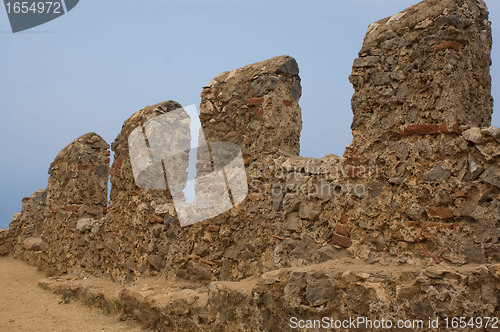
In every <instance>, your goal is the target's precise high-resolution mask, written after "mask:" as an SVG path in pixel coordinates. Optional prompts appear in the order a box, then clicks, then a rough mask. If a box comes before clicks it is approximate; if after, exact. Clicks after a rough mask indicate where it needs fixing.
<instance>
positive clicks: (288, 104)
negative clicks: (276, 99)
mask: <svg viewBox="0 0 500 332" xmlns="http://www.w3.org/2000/svg"><path fill="white" fill-rule="evenodd" d="M283 105H285V106H286V107H292V105H293V101H292V100H283Z"/></svg>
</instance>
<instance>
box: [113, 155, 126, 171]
mask: <svg viewBox="0 0 500 332" xmlns="http://www.w3.org/2000/svg"><path fill="white" fill-rule="evenodd" d="M122 165H123V158H121V157H116V158H115V161H114V162H113V165H112V166H111V167H113V168H116V169H121V168H122Z"/></svg>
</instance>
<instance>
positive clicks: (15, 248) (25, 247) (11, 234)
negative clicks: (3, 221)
mask: <svg viewBox="0 0 500 332" xmlns="http://www.w3.org/2000/svg"><path fill="white" fill-rule="evenodd" d="M46 199H47V190H46V189H40V190H37V191H35V192H34V193H33V194H32V195H31V196H30V197H25V198H23V201H22V205H21V212H20V213H16V214H15V215H14V217H13V218H12V221H11V222H10V227H9V229H8V230H7V232H8V239H9V241H8V242H7V243H6V247H7V246H8V247H9V249H8V251H9V252H11V254H12V256H14V257H16V258H19V259H22V260H25V261H27V262H29V263H32V264H35V263H36V262H38V260H39V259H40V255H41V253H42V246H41V245H42V239H41V235H42V232H43V229H44V221H45V218H47V216H48V213H47V212H48V211H47V207H46V204H45V202H46Z"/></svg>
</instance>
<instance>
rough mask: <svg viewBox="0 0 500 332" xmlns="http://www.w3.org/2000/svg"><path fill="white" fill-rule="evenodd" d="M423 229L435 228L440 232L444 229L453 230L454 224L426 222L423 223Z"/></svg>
mask: <svg viewBox="0 0 500 332" xmlns="http://www.w3.org/2000/svg"><path fill="white" fill-rule="evenodd" d="M422 228H435V229H437V230H438V231H440V230H443V229H449V230H453V224H445V223H441V222H430V221H426V222H423V223H422Z"/></svg>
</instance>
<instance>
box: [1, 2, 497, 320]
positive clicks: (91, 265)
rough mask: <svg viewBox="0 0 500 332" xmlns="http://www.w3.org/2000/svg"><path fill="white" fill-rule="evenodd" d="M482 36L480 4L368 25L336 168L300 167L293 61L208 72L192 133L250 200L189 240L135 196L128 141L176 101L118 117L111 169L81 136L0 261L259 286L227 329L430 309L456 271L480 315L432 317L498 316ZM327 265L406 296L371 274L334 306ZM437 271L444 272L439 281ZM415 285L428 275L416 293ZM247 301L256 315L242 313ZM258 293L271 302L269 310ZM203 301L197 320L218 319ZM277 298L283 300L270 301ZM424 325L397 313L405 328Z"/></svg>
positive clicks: (95, 140)
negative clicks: (228, 153) (221, 153)
mask: <svg viewBox="0 0 500 332" xmlns="http://www.w3.org/2000/svg"><path fill="white" fill-rule="evenodd" d="M490 25H491V22H489V21H488V11H487V8H486V5H485V4H484V2H483V1H482V0H439V1H437V0H425V1H422V2H421V3H419V4H417V5H415V6H413V7H410V8H408V9H407V10H405V11H403V12H401V13H399V14H396V15H394V16H392V17H389V18H386V19H384V20H380V21H378V22H376V23H373V24H372V25H370V26H369V27H368V32H367V34H366V36H365V39H364V42H363V46H362V49H361V51H360V52H359V57H358V58H356V59H355V60H354V63H353V69H352V74H351V75H350V77H349V80H350V82H351V83H352V84H353V86H354V89H355V93H354V95H353V97H352V111H353V123H352V126H351V129H352V132H353V141H352V143H351V144H349V145H348V146H347V147H346V149H345V153H344V155H343V156H342V157H339V156H334V155H326V156H325V157H323V158H321V159H314V158H303V157H300V156H299V151H300V147H299V138H300V132H301V129H302V121H301V109H300V106H299V98H300V96H301V92H302V88H301V85H300V77H299V68H298V65H297V63H296V61H295V60H294V59H293V58H291V57H289V56H279V57H275V58H272V59H269V60H266V61H262V62H258V63H255V64H251V65H248V66H245V67H243V68H240V69H237V70H233V71H229V72H225V73H222V74H220V75H219V76H217V77H215V78H214V79H213V80H212V81H211V82H210V83H208V84H207V85H206V86H204V87H203V90H202V92H201V103H200V119H201V123H202V129H203V133H204V134H205V137H206V139H207V142H230V143H234V144H236V145H238V146H239V147H241V150H242V154H243V159H244V164H245V169H246V176H247V182H248V195H247V197H246V199H245V200H244V201H243V202H242V203H241V204H239V205H238V206H236V207H235V208H233V209H231V210H229V211H227V212H225V213H223V214H221V215H218V216H216V217H213V218H211V219H209V220H206V221H203V222H200V223H197V224H194V225H191V226H189V227H180V225H179V222H178V219H177V215H176V213H175V207H174V204H173V201H172V196H171V192H170V191H169V190H168V189H165V190H160V189H144V188H140V187H138V186H137V184H136V183H135V181H134V175H133V172H132V164H131V160H130V154H129V146H128V137H129V135H130V133H131V132H132V131H133V130H134V129H135V128H137V127H138V126H141V125H143V124H144V123H145V122H147V121H148V120H151V119H154V118H155V117H158V116H160V115H162V114H166V113H168V112H171V111H173V110H175V109H178V108H180V107H181V106H180V105H179V104H178V103H176V102H174V101H167V102H164V103H160V104H156V105H153V106H148V107H146V108H144V109H143V110H140V111H138V112H137V113H135V114H134V115H132V116H131V117H130V118H129V119H127V120H126V121H125V123H124V125H123V127H122V130H121V132H120V134H119V135H118V137H117V138H116V140H115V141H114V142H113V143H112V144H111V149H112V150H113V151H114V161H113V163H112V165H111V166H109V164H110V159H109V158H110V157H109V156H110V151H109V145H108V144H107V143H106V142H105V141H104V140H103V139H102V138H101V137H100V136H98V135H97V134H94V133H89V134H86V135H84V136H82V137H80V138H78V139H76V140H75V141H74V142H72V143H71V144H70V145H68V146H67V147H66V148H64V149H63V150H62V151H61V152H60V153H59V155H58V156H57V158H56V159H55V160H54V162H53V163H52V164H51V166H50V170H49V174H50V178H49V182H48V186H47V189H44V190H41V191H37V192H35V193H34V194H33V195H32V196H31V197H30V198H26V199H25V200H23V208H22V211H21V213H20V214H16V215H15V216H14V218H13V221H12V223H11V227H10V228H9V230H6V231H3V232H2V233H0V248H1V250H0V252H3V253H11V254H12V255H14V256H15V257H19V258H22V259H25V260H28V261H29V262H30V263H32V264H37V265H38V266H39V267H40V268H42V269H44V270H46V271H48V272H49V273H51V274H62V273H71V274H75V275H80V276H84V275H94V276H97V277H105V278H110V279H112V280H114V281H119V282H129V281H134V280H137V279H140V278H142V277H152V276H154V277H156V278H161V279H162V280H167V281H172V282H181V283H188V284H190V285H195V286H192V287H191V286H190V287H191V288H190V289H194V288H193V287H196V288H197V289H198V290H200V292H201V293H203V294H205V295H206V293H207V291H206V289H207V287H209V289H210V293H211V294H214V293H217V292H219V293H221V294H219V295H217V296H221V298H220V299H219V300H221V299H222V298H223V297H224V296H226V295H227V296H229V295H228V294H232V290H231V289H230V288H231V287H232V286H231V285H244V284H247V283H248V280H250V279H248V278H253V277H258V278H260V279H259V281H258V282H257V281H255V282H254V283H250V284H251V285H253V286H251V287H250V286H249V287H250V288H249V289H248V292H247V293H248V294H247V293H245V294H246V295H245V294H244V295H241V296H240V297H241V298H246V300H241V301H242V302H241V303H243V304H242V305H244V306H246V307H245V308H246V309H242V308H240V307H238V303H237V302H238V301H236V300H235V299H231V301H233V302H234V301H236V302H234V303H233V302H231V303H233V305H234V306H235V308H236V309H235V311H234V315H235V317H234V319H235V320H239V319H243V318H242V317H247V318H248V317H250V318H248V319H247V320H243V321H242V322H243V323H242V325H240V328H239V329H241V330H252V329H253V328H252V326H254V325H253V324H256V325H255V326H258V328H259V329H262V330H265V329H266V328H270V326H281V325H282V326H285V323H283V322H280V323H279V324H278V323H277V321H275V320H277V313H280V312H281V313H283V312H288V313H290V312H293V310H299V311H300V313H301V314H303V315H305V316H307V315H308V314H310V313H312V312H315V314H314V315H313V316H314V317H315V315H316V316H317V311H316V309H318V308H321V310H323V311H322V312H324V313H325V316H326V315H328V314H331V312H332V310H333V307H335V310H336V311H335V312H336V313H337V314H339V312H340V311H339V310H344V311H342V313H341V314H342V315H346V317H347V316H349V315H352V314H353V312H355V313H357V314H358V315H359V314H360V313H363V314H364V315H366V316H373V315H375V316H377V315H378V316H381V315H382V314H384V312H385V311H387V310H389V309H388V308H395V307H396V306H399V305H403V304H402V303H403V302H404V303H406V304H404V305H407V306H408V307H411V306H412V305H415V306H420V307H422V306H423V303H431V304H432V305H433V306H434V305H436V306H438V304H437V302H436V301H434V300H432V299H430V297H432V296H431V295H429V294H428V293H426V292H427V290H426V289H427V288H426V287H427V286H429V287H433V286H432V285H435V282H436V279H440V278H444V279H443V282H442V284H440V286H439V287H438V288H439V289H440V292H442V294H445V293H446V294H448V295H446V296H452V295H451V293H449V291H448V288H449V287H451V286H450V285H451V284H452V283H453V281H452V280H453V278H454V277H453V275H458V276H459V273H458V272H456V273H455V272H449V271H459V270H460V269H461V268H462V269H463V270H464V271H466V272H464V275H467V278H472V279H474V280H476V281H477V282H476V283H474V282H470V283H461V286H460V287H461V288H460V298H467V296H468V295H467V294H476V293H478V292H479V293H481V294H482V295H481V296H483V297H482V299H481V301H479V302H481V303H479V304H477V306H474V305H473V304H470V307H469V308H464V307H460V308H459V307H453V308H451V307H450V308H441V307H439V310H440V311H439V313H440V314H443V315H446V314H449V315H450V316H457V315H458V316H460V314H479V313H480V314H482V315H483V316H484V315H485V314H486V313H487V314H488V315H493V314H496V315H498V313H499V304H498V300H497V299H498V298H499V295H500V294H499V293H498V289H495V288H494V287H493V286H492V285H493V283H494V282H496V283H497V284H498V282H499V279H498V278H499V275H498V264H499V262H500V255H499V252H500V251H499V249H500V243H499V240H500V227H499V226H500V199H499V197H500V168H499V166H498V165H500V129H498V128H495V127H491V114H492V106H493V99H492V97H491V77H490V65H491V58H490V52H491V44H492V38H491V27H490ZM108 175H109V178H110V181H111V193H110V199H109V201H108V199H107V194H108V192H107V184H108ZM332 260H334V261H338V260H341V261H342V262H344V263H342V264H348V263H346V262H353V261H356V262H358V263H356V264H366V266H367V267H374V269H375V266H391V269H392V270H391V271H393V272H394V271H395V270H397V267H398V266H401V267H402V269H403V270H404V269H406V268H408V269H409V270H408V271H410V272H408V275H411V276H410V277H408V278H407V277H405V273H404V272H401V273H402V274H401V275H398V276H396V277H395V279H394V282H395V283H397V284H398V285H399V284H400V285H403V286H404V287H403V286H402V287H403V288H397V287H393V286H394V285H393V284H391V283H390V282H389V279H388V278H389V277H390V275H384V273H383V272H382V270H380V269H378V268H377V269H376V270H377V272H376V273H375V274H374V275H376V277H375V276H374V275H370V274H369V273H368V272H367V273H368V274H367V273H365V272H363V273H361V272H360V273H361V274H362V275H361V274H360V273H358V274H356V275H355V276H354V275H350V276H349V278H351V279H352V281H353V282H355V283H357V285H358V286H359V285H364V286H362V287H361V286H360V287H361V288H359V287H358V288H356V294H357V295H356V296H358V298H357V300H356V301H362V300H361V297H363V296H364V295H362V294H365V292H368V293H369V294H371V295H370V296H368V298H369V299H370V301H373V302H370V303H366V307H363V308H361V307H356V306H343V305H342V301H354V300H355V299H353V298H351V297H349V296H348V294H344V293H343V290H346V289H347V288H348V287H350V286H347V284H348V283H346V285H345V287H344V286H342V285H341V284H342V283H341V279H343V280H347V279H345V278H344V274H346V273H347V272H346V271H344V270H345V269H346V267H342V268H337V267H335V266H334V265H335V264H333V263H332V262H334V261H332ZM338 262H340V261H338ZM471 264H476V265H471ZM478 264H479V265H478ZM322 266H324V267H325V269H322V268H321V267H322ZM357 266H358V267H359V265H357ZM443 266H446V268H444V267H443ZM478 266H483V267H484V269H483V270H481V271H482V272H481V271H479V270H476V268H477V267H478ZM313 267H314V268H313ZM438 267H439V268H438ZM436 269H438V270H439V271H441V272H439V271H438V272H439V273H438V274H432V273H433V272H432V271H435V270H436ZM457 269H458V270H457ZM479 269H480V268H479ZM340 270H342V271H341V272H339V271H340ZM361 270H363V269H361ZM367 270H369V271H371V270H370V268H367ZM273 271H275V272H273ZM363 271H364V270H363ZM424 271H431V272H432V273H431V275H429V273H427V272H425V273H424ZM436 271H437V270H436ZM488 271H489V272H488ZM330 272H331V273H330ZM353 273H354V272H353ZM394 273H395V272H394ZM450 273H451V274H450ZM453 273H455V274H453ZM351 274H352V273H351ZM445 275H446V277H443V276H445ZM280 276H283V278H281V277H280ZM386 277H387V278H386ZM414 277H415V278H417V277H418V278H421V279H420V280H421V281H422V283H421V284H419V285H418V287H417V286H415V285H413V286H415V287H413V286H412V284H411V282H410V279H412V278H414ZM266 278H267V279H269V278H270V279H273V278H274V279H273V280H272V281H269V282H267V281H266V280H267V279H266ZM346 278H347V277H346ZM384 278H385V279H384ZM391 278H392V277H391ZM418 278H417V279H418ZM481 278H484V280H485V284H484V286H481V285H480V282H479V281H478V280H480V279H481ZM382 279H383V280H382ZM424 279H425V280H424ZM472 279H471V280H472ZM252 280H253V279H252ZM256 280H257V279H256ZM349 280H350V279H349ZM377 280H378V281H377ZM494 280H496V281H494ZM224 282H227V283H224ZM379 282H380V283H379ZM233 283H234V284H233ZM209 285H210V286H209ZM423 285H427V286H425V287H424V286H423ZM230 286H231V287H230ZM365 286H366V287H365ZM490 286H491V287H490ZM210 287H211V288H210ZM213 287H217V289H218V290H219V291H216V289H215V288H213ZM252 287H254V288H252ZM398 287H399V286H398ZM478 287H479V288H478ZM481 287H483V288H484V287H486V288H487V289H483V288H481ZM226 288H227V289H226ZM497 288H498V287H497ZM221 289H224V291H222V290H221ZM478 289H480V290H479V291H478ZM222 292H226V293H224V294H226V295H224V294H222ZM252 292H254V295H255V294H258V295H259V298H260V300H262V301H264V302H262V303H251V302H252V300H251V298H250V296H251V295H249V294H251V293H252ZM265 292H269V294H274V295H272V296H275V298H274V297H273V299H274V300H273V301H275V302H273V303H274V304H272V303H271V302H272V301H271V299H270V298H266V296H265V294H264V293H265ZM318 292H319V293H320V294H319V295H318ZM372 292H373V294H372ZM384 292H388V293H390V294H396V295H397V296H384V295H383V294H384ZM401 292H404V294H407V295H405V296H403V295H401V294H402V293H401ZM236 293H238V292H236ZM328 294H330V295H328ZM334 294H337V295H339V294H344V295H345V298H343V297H340V298H339V297H336V296H334ZM372 295H373V296H372ZM214 296H215V297H210V301H212V302H210V301H209V302H208V303H212V305H213V306H214V307H213V308H212V307H210V308H209V309H207V310H208V311H206V312H205V311H203V312H204V313H203V315H202V316H203V317H204V318H203V319H201V320H204V319H207V320H208V321H210V319H212V318H213V319H215V318H214V317H215V316H216V315H217V309H216V308H215V306H217V305H219V304H220V303H219V302H217V301H218V300H217V296H216V295H214ZM246 296H248V297H246ZM283 296H284V298H285V299H286V301H284V302H283V301H281V300H276V299H281V298H282V297H283ZM334 297H335V299H334ZM406 297H408V299H406ZM410 297H411V298H410ZM292 298H295V300H292ZM300 299H304V300H303V301H302V300H300ZM395 299H396V300H395ZM205 300H206V299H205ZM134 301H135V300H134ZM221 301H222V300H221ZM269 301H271V302H269ZM276 301H278V302H276ZM280 301H281V302H280ZM294 301H295V302H294ZM297 301H298V302H297ZM339 301H340V302H339ZM377 301H378V302H377ZM394 301H396V302H394ZM410 302H411V303H410ZM217 303H219V304H217ZM270 303H271V304H270ZM339 303H340V304H339ZM205 305H206V301H205V302H203V306H205ZM251 306H255V308H252V309H248V308H249V307H251ZM415 306H414V307H415ZM257 308H258V310H257ZM266 308H267V309H266ZM287 308H288V309H289V311H287V310H288V309H287ZM339 308H344V309H339ZM384 308H385V309H384ZM405 308H406V307H405ZM226 309H227V308H226ZM260 309H262V310H264V309H265V310H268V312H270V313H273V314H274V316H275V317H274V320H272V319H270V318H269V317H268V318H269V319H268V320H266V319H265V317H263V316H260V315H261V313H259V312H261V311H260ZM476 309H477V310H476ZM228 310H229V309H228ZM273 310H274V311H275V312H274V311H273ZM318 310H319V309H318ZM384 310H385V311H384ZM486 311H487V312H486ZM434 312H436V311H434ZM219 314H220V312H219ZM420 314H422V313H419V312H418V310H417V311H412V310H410V311H405V310H399V311H397V312H396V311H394V315H396V316H397V317H399V318H411V317H416V316H418V315H420ZM166 315H167V316H168V314H166ZM193 315H194V316H196V314H193ZM270 315H271V314H270ZM426 315H427V313H426ZM288 316H289V314H288ZM207 317H208V318H207ZM210 317H211V318H210ZM426 317H427V316H426ZM183 319H187V320H189V319H191V318H183ZM217 319H219V320H220V317H219V318H217ZM192 320H193V322H194V321H195V318H194V317H193V318H192ZM249 321H254V323H249ZM273 321H274V323H272V322H273ZM218 323H220V321H218ZM193 324H195V323H193ZM196 324H201V325H196ZM196 324H195V325H196V326H198V327H199V328H201V326H204V325H203V324H207V325H210V324H209V323H196ZM149 325H154V324H149ZM185 326H190V328H191V327H192V326H194V325H190V324H187V325H185ZM177 328H178V329H180V330H182V329H183V327H179V326H178V327H177Z"/></svg>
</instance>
